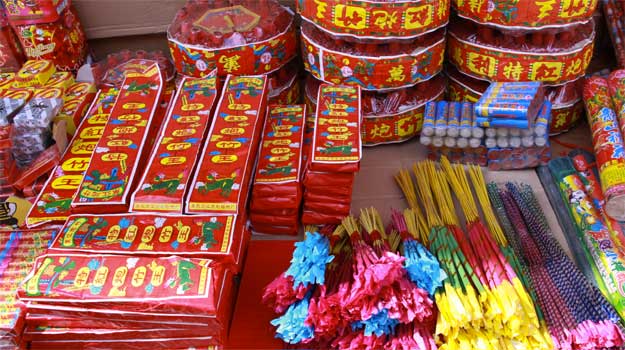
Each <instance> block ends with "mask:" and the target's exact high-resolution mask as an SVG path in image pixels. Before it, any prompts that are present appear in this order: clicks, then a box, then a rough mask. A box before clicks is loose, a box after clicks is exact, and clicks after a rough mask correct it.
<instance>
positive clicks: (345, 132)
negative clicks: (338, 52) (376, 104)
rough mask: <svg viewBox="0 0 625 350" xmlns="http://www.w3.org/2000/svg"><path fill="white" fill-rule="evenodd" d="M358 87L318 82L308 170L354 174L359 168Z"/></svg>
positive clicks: (359, 126)
mask: <svg viewBox="0 0 625 350" xmlns="http://www.w3.org/2000/svg"><path fill="white" fill-rule="evenodd" d="M361 111H362V108H361V103H360V88H359V87H358V86H356V87H350V86H333V85H329V84H322V85H321V86H320V87H319V93H318V97H317V119H316V121H315V131H314V136H313V144H312V157H311V159H310V162H309V165H308V167H309V169H310V170H312V171H327V172H341V173H354V172H356V171H358V170H359V169H360V159H361V157H362V143H361V132H360V128H361V116H362V114H361Z"/></svg>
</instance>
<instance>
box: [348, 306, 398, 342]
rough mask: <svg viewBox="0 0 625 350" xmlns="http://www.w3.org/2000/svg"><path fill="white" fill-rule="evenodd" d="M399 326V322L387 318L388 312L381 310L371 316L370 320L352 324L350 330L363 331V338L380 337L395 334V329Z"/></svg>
mask: <svg viewBox="0 0 625 350" xmlns="http://www.w3.org/2000/svg"><path fill="white" fill-rule="evenodd" d="M398 324H399V320H395V319H392V318H390V317H389V316H388V310H386V309H382V310H380V311H378V312H377V313H375V314H373V315H371V318H369V319H368V320H364V321H356V322H354V323H352V330H353V331H357V330H359V329H363V328H364V329H365V336H367V337H370V336H371V335H373V334H375V335H376V336H378V337H381V336H382V335H385V334H395V327H396V326H397V325H398Z"/></svg>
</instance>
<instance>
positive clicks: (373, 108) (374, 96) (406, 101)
mask: <svg viewBox="0 0 625 350" xmlns="http://www.w3.org/2000/svg"><path fill="white" fill-rule="evenodd" d="M319 84H320V81H319V80H317V79H315V78H313V77H310V76H309V77H308V79H307V81H306V88H305V90H306V95H305V96H306V102H307V104H308V106H309V108H312V110H316V104H317V101H316V100H317V90H318V89H319ZM445 84H446V79H445V77H444V76H443V75H440V74H439V75H437V76H435V77H434V78H432V79H430V80H428V81H425V82H423V83H419V84H417V85H415V86H413V87H409V88H404V89H399V90H394V91H391V92H373V91H363V92H362V110H363V120H362V128H361V133H362V142H363V146H375V145H381V144H389V143H397V142H403V141H407V140H410V139H411V138H413V137H414V136H416V135H418V134H419V133H420V132H421V127H422V125H423V114H424V112H425V104H426V103H427V102H429V101H437V100H440V99H442V97H443V95H444V93H445Z"/></svg>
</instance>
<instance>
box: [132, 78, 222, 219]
mask: <svg viewBox="0 0 625 350" xmlns="http://www.w3.org/2000/svg"><path fill="white" fill-rule="evenodd" d="M216 98H217V78H216V77H214V76H213V77H210V78H205V79H201V78H200V79H196V78H184V79H183V80H182V82H181V84H180V90H178V93H177V95H176V98H175V101H174V107H173V108H172V109H170V110H169V113H168V116H167V119H166V121H165V125H164V127H163V129H162V132H161V135H160V137H159V138H158V139H157V141H156V148H155V149H154V150H153V151H152V154H151V156H150V161H149V163H148V166H147V170H146V171H145V172H144V174H143V178H142V179H141V181H140V182H139V186H138V187H137V190H136V191H135V192H134V193H133V195H132V199H131V203H132V204H131V210H133V211H164V212H176V213H182V209H183V208H182V203H183V200H184V196H185V193H186V192H187V183H188V182H189V179H190V178H191V175H192V172H193V169H194V168H195V165H196V163H197V160H198V159H197V158H198V155H199V152H200V149H201V146H202V144H203V143H204V135H206V129H208V127H209V126H210V121H211V111H212V110H213V104H214V102H215V99H216Z"/></svg>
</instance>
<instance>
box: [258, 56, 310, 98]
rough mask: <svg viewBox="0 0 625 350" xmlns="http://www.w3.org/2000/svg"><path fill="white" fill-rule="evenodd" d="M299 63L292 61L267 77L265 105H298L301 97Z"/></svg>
mask: <svg viewBox="0 0 625 350" xmlns="http://www.w3.org/2000/svg"><path fill="white" fill-rule="evenodd" d="M300 64H301V63H300V61H299V60H298V59H292V60H291V62H289V63H287V64H286V65H285V66H284V67H282V68H280V69H278V70H277V71H275V72H273V73H271V74H269V75H268V77H269V82H268V89H269V95H267V104H269V105H293V104H297V103H299V100H300V97H301V93H302V92H301V84H300V79H299V78H300V71H299V69H300Z"/></svg>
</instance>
